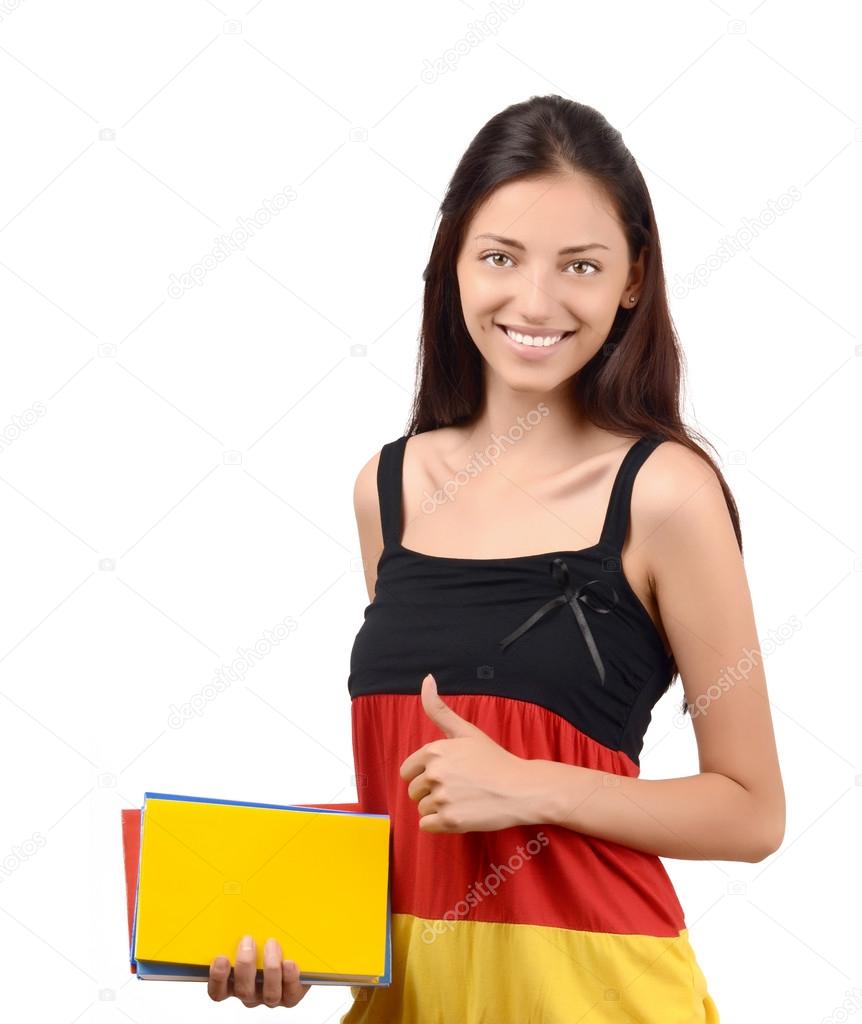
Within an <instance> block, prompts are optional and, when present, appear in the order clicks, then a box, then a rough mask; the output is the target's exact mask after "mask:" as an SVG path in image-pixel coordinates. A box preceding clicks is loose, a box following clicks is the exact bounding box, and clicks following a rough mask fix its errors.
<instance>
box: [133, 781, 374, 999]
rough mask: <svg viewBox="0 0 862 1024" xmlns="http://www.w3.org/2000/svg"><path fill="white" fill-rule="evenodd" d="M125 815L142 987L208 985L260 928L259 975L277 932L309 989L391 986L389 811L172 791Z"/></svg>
mask: <svg viewBox="0 0 862 1024" xmlns="http://www.w3.org/2000/svg"><path fill="white" fill-rule="evenodd" d="M121 813H122V836H123V858H124V867H125V879H126V910H127V919H128V927H129V948H130V956H129V965H130V969H131V971H132V972H133V973H135V974H136V975H137V976H138V978H140V979H141V980H165V981H167V980H172V981H206V980H207V978H208V976H209V965H210V963H211V961H212V959H213V957H215V956H217V955H219V954H223V955H227V956H229V957H230V959H231V962H232V963H233V961H234V958H235V951H236V947H237V944H238V943H239V940H240V938H241V936H242V935H244V934H247V933H251V934H253V935H254V937H255V941H256V946H257V969H258V977H260V978H262V970H263V944H264V942H265V940H266V938H268V937H270V936H272V937H274V938H276V939H277V940H278V941H279V943H280V944H281V947H282V956H283V958H284V959H291V960H295V961H296V962H297V963H298V964H299V967H300V978H299V980H300V981H301V982H303V983H305V984H315V985H350V986H358V987H362V986H377V985H388V984H390V982H391V958H392V950H391V922H390V918H391V902H390V872H389V848H390V821H389V815H386V814H368V813H362V812H360V811H359V810H358V805H356V804H314V805H312V804H266V803H253V802H248V801H238V800H222V799H218V798H209V797H196V796H182V795H178V794H170V793H146V794H145V795H144V805H143V807H142V808H141V809H140V810H138V809H137V808H135V809H123V811H122V812H121Z"/></svg>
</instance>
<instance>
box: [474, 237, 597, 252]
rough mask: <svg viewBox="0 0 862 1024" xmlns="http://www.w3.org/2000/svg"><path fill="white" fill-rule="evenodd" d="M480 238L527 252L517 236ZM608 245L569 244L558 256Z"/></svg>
mask: <svg viewBox="0 0 862 1024" xmlns="http://www.w3.org/2000/svg"><path fill="white" fill-rule="evenodd" d="M480 238H490V239H491V241H493V242H499V244H500V245H508V246H509V248H510V249H520V250H521V251H522V252H526V246H524V245H523V244H522V243H521V242H519V241H518V240H517V239H515V238H504V237H503V236H502V235H489V234H482V235H476V240H478V239H480ZM607 248H608V247H607V246H606V245H602V243H601V242H589V243H588V244H587V245H567V246H566V248H565V249H560V251H559V252H558V253H557V255H558V256H567V255H569V254H570V253H577V252H586V251H587V249H607Z"/></svg>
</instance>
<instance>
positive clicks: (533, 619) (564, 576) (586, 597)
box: [500, 558, 619, 686]
mask: <svg viewBox="0 0 862 1024" xmlns="http://www.w3.org/2000/svg"><path fill="white" fill-rule="evenodd" d="M550 569H551V575H552V576H553V577H554V580H555V581H556V582H557V583H558V584H559V585H560V586H561V587H562V588H563V593H562V594H560V595H559V596H558V597H554V598H552V599H551V600H550V601H548V602H547V604H543V605H542V607H541V608H540V609H539V610H538V611H536V612H533V614H532V615H531V616H530V617H529V618H528V619H527V621H526V622H524V623H522V624H521V625H520V626H518V628H517V629H516V630H515V631H514V632H513V633H510V634H509V635H508V636H507V637H506V638H505V640H501V641H500V650H505V649H506V648H507V647H508V646H509V644H511V643H513V642H514V641H515V640H517V639H518V637H519V636H523V634H524V633H526V632H527V630H528V629H530V628H532V627H533V626H535V624H536V623H537V622H538V621H539V619H541V618H542V616H543V615H545V614H546V613H547V612H549V611H550V610H551V609H552V608H556V607H557V606H558V605H561V604H567V605H568V606H569V607H570V608H571V609H572V614H573V615H574V616H575V620H576V621H577V623H578V625H579V626H580V628H581V633H582V634H583V637H584V640H585V642H586V645H587V647H588V649H589V652H590V654H591V655H592V658H593V663H594V664H595V666H596V671H597V672H598V673H599V680H600V681H601V684H602V686H604V685H605V666H604V664H603V663H602V658H601V655H600V654H599V649H598V647H596V641H595V640H594V639H593V634H592V630H591V629H590V626H589V623H588V622H587V619H586V616H585V615H584V612H583V609H582V608H581V605H580V603H579V602H583V603H584V604H585V605H586V606H587V607H588V608H591V609H592V610H593V611H595V612H599V614H602V615H603V614H604V613H605V612H609V611H610V610H611V608H612V607H613V606H614V605H615V604H617V602H618V601H619V595H618V594H617V592H616V590H615V589H614V588H613V587H612V586H611V585H610V584H609V583H607V582H605V581H604V580H588V581H587V582H586V583H582V584H581V585H580V586H579V587H578V589H577V590H572V586H571V581H570V577H569V567H568V565H566V563H565V561H564V560H563V559H562V558H555V559H553V561H552V562H551V564H550ZM595 584H600V585H601V584H603V585H604V586H606V587H607V588H608V590H609V591H610V599H611V604H610V605H606V604H601V603H599V604H596V603H594V601H595V597H594V595H593V594H591V593H590V592H589V591H588V590H587V588H588V587H592V586H594V585H595Z"/></svg>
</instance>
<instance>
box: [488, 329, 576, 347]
mask: <svg viewBox="0 0 862 1024" xmlns="http://www.w3.org/2000/svg"><path fill="white" fill-rule="evenodd" d="M503 330H504V331H505V332H506V334H508V335H509V337H510V338H511V339H512V341H517V342H518V344H519V345H532V346H533V347H534V348H542V347H543V346H547V345H556V344H557V342H558V341H559V340H560V339H561V338H562V337H564V335H562V334H550V335H548V337H546V338H534V337H532V336H531V335H529V334H518V332H517V331H512V330H510V329H509V328H508V327H504V328H503ZM567 333H571V332H567Z"/></svg>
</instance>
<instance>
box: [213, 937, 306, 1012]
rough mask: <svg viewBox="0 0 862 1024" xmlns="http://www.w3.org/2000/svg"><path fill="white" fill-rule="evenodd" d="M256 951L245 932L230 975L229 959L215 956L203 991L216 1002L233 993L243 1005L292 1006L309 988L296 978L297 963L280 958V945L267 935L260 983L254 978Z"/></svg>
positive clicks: (297, 975) (251, 940)
mask: <svg viewBox="0 0 862 1024" xmlns="http://www.w3.org/2000/svg"><path fill="white" fill-rule="evenodd" d="M256 977H257V952H256V950H255V945H254V938H253V937H252V936H251V935H246V936H245V937H244V938H243V939H242V941H241V942H240V944H239V946H238V947H237V951H236V968H235V969H234V972H233V975H231V970H230V960H229V959H228V958H227V957H226V956H217V957H216V958H215V959H214V960H213V962H212V963H211V964H210V973H209V979H208V981H207V995H208V996H209V997H210V999H214V1000H215V1001H216V1002H217V1003H220V1002H221V1001H222V999H227V998H228V997H229V996H236V997H237V999H239V1000H240V1001H241V1002H242V1003H243V1005H244V1006H248V1007H252V1006H260V1005H261V1003H263V1004H265V1005H266V1006H296V1004H297V1003H298V1002H299V1001H300V999H302V998H303V997H304V996H305V993H306V992H307V991H308V990H309V989H310V988H311V985H303V984H301V983H300V981H299V965H298V964H296V963H295V962H294V961H293V960H282V959H281V945H280V944H279V943H278V942H276V940H275V939H267V942H266V945H265V946H264V948H263V983H261V982H259V981H256Z"/></svg>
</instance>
